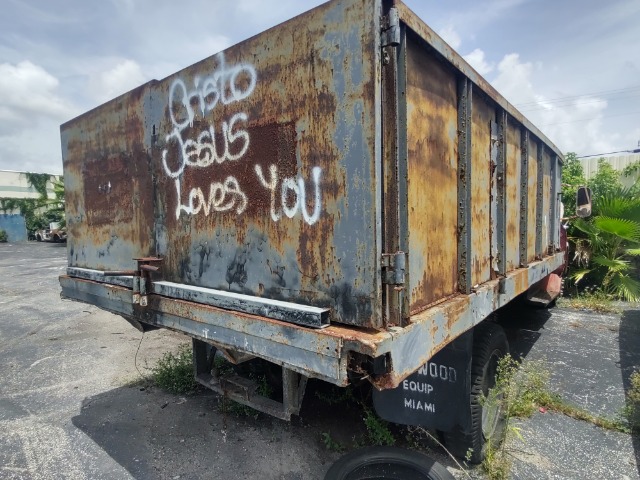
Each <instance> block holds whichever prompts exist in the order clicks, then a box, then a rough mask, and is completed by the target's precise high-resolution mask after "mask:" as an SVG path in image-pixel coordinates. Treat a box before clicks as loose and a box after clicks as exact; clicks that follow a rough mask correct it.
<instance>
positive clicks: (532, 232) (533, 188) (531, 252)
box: [527, 136, 539, 262]
mask: <svg viewBox="0 0 640 480" xmlns="http://www.w3.org/2000/svg"><path fill="white" fill-rule="evenodd" d="M538 145H539V144H538V141H537V139H535V138H534V137H532V136H529V149H528V151H529V161H528V165H529V175H528V177H527V184H528V186H529V191H528V209H527V261H528V262H533V261H534V260H535V259H536V230H537V229H536V205H537V204H538V201H537V198H538Z"/></svg>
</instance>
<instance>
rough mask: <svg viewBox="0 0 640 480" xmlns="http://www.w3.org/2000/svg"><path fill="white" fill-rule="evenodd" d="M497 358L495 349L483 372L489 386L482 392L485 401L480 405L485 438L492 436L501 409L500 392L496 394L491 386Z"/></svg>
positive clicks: (495, 371) (493, 381) (498, 354)
mask: <svg viewBox="0 0 640 480" xmlns="http://www.w3.org/2000/svg"><path fill="white" fill-rule="evenodd" d="M499 358H500V352H498V351H497V350H496V351H494V352H493V353H492V354H491V359H490V361H489V362H488V364H487V372H486V374H485V375H486V378H487V382H488V384H489V388H487V391H486V392H484V395H485V403H484V405H483V406H482V435H483V436H484V438H485V439H490V438H491V437H493V434H494V433H495V431H496V428H497V426H498V422H499V421H500V414H501V411H502V408H501V403H502V402H501V400H502V394H497V393H496V391H495V389H494V388H493V387H494V386H495V383H496V373H497V369H498V360H499Z"/></svg>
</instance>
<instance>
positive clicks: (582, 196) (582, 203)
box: [576, 187, 591, 218]
mask: <svg viewBox="0 0 640 480" xmlns="http://www.w3.org/2000/svg"><path fill="white" fill-rule="evenodd" d="M576 215H578V216H579V217H580V218H586V217H588V216H589V215H591V189H590V188H587V187H578V193H577V194H576Z"/></svg>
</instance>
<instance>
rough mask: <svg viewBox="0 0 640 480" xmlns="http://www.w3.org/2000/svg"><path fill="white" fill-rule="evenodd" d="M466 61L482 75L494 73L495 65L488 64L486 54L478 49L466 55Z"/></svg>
mask: <svg viewBox="0 0 640 480" xmlns="http://www.w3.org/2000/svg"><path fill="white" fill-rule="evenodd" d="M464 59H465V60H466V61H467V62H469V63H470V64H471V66H472V67H473V68H475V69H476V71H477V72H478V73H479V74H480V75H486V74H487V73H490V72H492V71H493V64H491V63H487V61H486V60H485V58H484V52H483V51H482V50H480V49H479V48H476V49H475V50H474V51H473V52H471V53H468V54H467V55H464Z"/></svg>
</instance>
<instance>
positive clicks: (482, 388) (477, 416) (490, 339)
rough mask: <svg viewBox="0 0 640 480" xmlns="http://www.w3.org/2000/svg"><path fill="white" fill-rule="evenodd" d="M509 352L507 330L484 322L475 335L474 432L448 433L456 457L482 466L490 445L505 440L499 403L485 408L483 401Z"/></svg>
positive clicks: (472, 416)
mask: <svg viewBox="0 0 640 480" xmlns="http://www.w3.org/2000/svg"><path fill="white" fill-rule="evenodd" d="M507 353H509V344H508V342H507V337H506V335H505V333H504V330H503V329H502V327H501V326H500V325H497V324H496V323H493V322H490V321H485V322H483V323H481V324H480V325H478V326H477V327H475V330H474V332H473V355H472V359H471V395H470V405H469V408H470V409H471V430H470V431H469V432H464V431H463V430H462V429H461V428H460V427H456V429H454V430H453V431H451V432H445V434H444V437H445V444H446V445H447V448H448V450H449V451H450V452H451V453H452V454H454V455H455V456H457V457H459V458H462V459H466V458H468V460H469V461H470V462H471V463H480V462H482V460H483V459H484V457H485V456H486V451H487V446H488V445H493V446H496V445H498V444H499V443H500V442H501V441H502V440H503V437H504V431H505V428H506V419H505V417H504V412H503V409H502V405H501V403H500V402H494V404H492V405H483V403H484V398H486V396H487V395H488V393H489V390H490V389H491V388H493V386H494V385H495V381H496V373H497V367H498V361H499V360H500V359H501V358H502V357H504V356H505V355H506V354H507Z"/></svg>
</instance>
